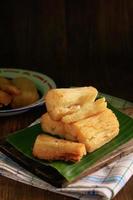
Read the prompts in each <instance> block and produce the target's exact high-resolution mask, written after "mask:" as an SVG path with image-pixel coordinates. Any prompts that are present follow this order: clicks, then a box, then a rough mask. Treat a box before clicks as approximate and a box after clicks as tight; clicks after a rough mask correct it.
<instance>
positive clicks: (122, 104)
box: [0, 95, 133, 200]
mask: <svg viewBox="0 0 133 200" xmlns="http://www.w3.org/2000/svg"><path fill="white" fill-rule="evenodd" d="M104 96H106V98H107V99H108V101H109V102H110V103H112V104H113V105H114V106H115V107H116V108H118V109H121V108H126V107H133V104H132V103H130V102H127V101H125V100H122V99H119V98H116V97H111V96H109V95H104ZM35 123H37V121H36V122H35ZM0 174H1V175H3V176H6V177H9V178H11V179H14V180H16V181H19V182H22V183H25V184H28V185H32V186H34V187H38V188H42V189H45V190H48V191H52V192H55V193H59V194H63V195H66V196H71V197H75V198H78V199H80V200H91V199H92V200H93V199H95V200H98V199H99V200H100V199H112V198H113V197H114V196H115V195H116V194H117V193H118V192H119V191H120V190H121V189H122V188H123V187H124V185H125V184H126V183H127V181H128V180H129V179H130V178H131V176H132V174H133V153H131V154H129V155H127V156H125V157H123V158H121V159H119V160H117V161H115V162H113V163H111V164H109V165H107V166H106V167H104V168H102V169H100V170H98V171H96V172H95V173H92V174H91V175H89V176H86V177H84V178H82V179H80V180H79V181H77V182H75V183H72V184H70V185H69V186H67V187H65V188H56V187H54V186H52V185H50V184H48V183H46V182H45V181H43V180H41V179H40V178H38V177H36V176H35V175H34V174H32V173H30V172H28V171H27V170H25V169H24V168H22V167H21V166H20V165H18V164H17V163H15V162H14V161H12V160H11V159H10V158H8V157H7V156H6V155H4V154H3V153H1V152H0Z"/></svg>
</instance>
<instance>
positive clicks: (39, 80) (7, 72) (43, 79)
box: [0, 68, 56, 116]
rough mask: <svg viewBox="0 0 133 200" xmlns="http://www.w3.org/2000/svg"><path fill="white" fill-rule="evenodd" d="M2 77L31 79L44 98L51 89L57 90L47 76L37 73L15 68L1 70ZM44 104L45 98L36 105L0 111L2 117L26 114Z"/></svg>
mask: <svg viewBox="0 0 133 200" xmlns="http://www.w3.org/2000/svg"><path fill="white" fill-rule="evenodd" d="M0 76H3V77H5V78H15V77H20V76H21V77H22V76H23V77H26V78H28V79H31V80H32V81H33V82H34V83H35V85H36V87H37V89H38V91H39V92H40V94H41V96H44V95H45V94H46V92H47V91H48V90H49V89H51V88H56V84H55V82H54V81H53V80H52V79H51V78H50V77H48V76H47V75H45V74H42V73H38V72H35V71H30V70H25V69H15V68H1V69H0ZM43 104H44V98H43V97H41V98H40V99H39V100H38V101H36V102H35V103H33V104H31V105H28V106H25V107H22V108H16V109H8V110H0V116H10V115H16V114H20V113H23V112H26V111H28V110H30V109H32V108H34V107H37V106H41V105H43Z"/></svg>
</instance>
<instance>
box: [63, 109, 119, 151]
mask: <svg viewBox="0 0 133 200" xmlns="http://www.w3.org/2000/svg"><path fill="white" fill-rule="evenodd" d="M65 129H66V131H67V130H68V131H69V133H70V132H71V133H70V134H72V135H73V136H74V137H77V140H78V141H79V142H80V143H83V144H85V146H86V150H87V151H88V152H92V151H94V150H96V149H98V148H99V147H101V146H102V145H104V144H105V143H107V142H109V141H110V140H112V139H113V138H114V137H115V136H116V135H118V133H119V122H118V120H117V118H116V116H115V114H114V113H113V112H112V111H111V110H110V109H108V108H106V110H105V111H103V112H101V113H99V114H97V115H94V116H92V117H88V118H86V119H83V120H80V121H78V122H75V123H72V124H66V125H65Z"/></svg>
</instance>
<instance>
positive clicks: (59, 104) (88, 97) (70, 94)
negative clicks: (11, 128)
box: [45, 86, 98, 120]
mask: <svg viewBox="0 0 133 200" xmlns="http://www.w3.org/2000/svg"><path fill="white" fill-rule="evenodd" d="M97 93H98V92H97V90H96V89H95V88H94V87H91V86H90V87H80V88H63V89H52V90H49V91H48V93H47V95H46V96H45V102H46V107H47V111H48V113H49V114H50V116H51V118H52V119H53V120H60V119H61V118H62V117H64V116H65V115H67V114H72V113H74V112H77V111H78V110H80V107H81V106H82V104H84V103H85V102H86V101H88V102H93V101H94V100H95V98H96V96H97Z"/></svg>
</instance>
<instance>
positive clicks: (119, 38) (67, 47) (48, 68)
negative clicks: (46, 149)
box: [0, 0, 133, 101]
mask: <svg viewBox="0 0 133 200" xmlns="http://www.w3.org/2000/svg"><path fill="white" fill-rule="evenodd" d="M0 66H1V67H4V66H6V67H11V66H13V67H18V68H25V69H31V70H36V71H40V72H42V73H44V74H47V75H49V76H50V77H51V78H53V79H54V80H55V82H56V84H57V86H58V87H69V86H86V85H93V86H95V87H97V89H98V90H100V91H103V92H106V93H108V94H112V95H115V96H118V97H122V98H125V99H127V100H130V101H132V100H133V89H132V86H133V1H132V0H110V1H108V0H93V1H92V0H83V1H81V0H80V1H78V0H22V1H21V0H19V1H18V0H17V1H15V0H12V1H11V0H5V1H4V0H3V1H2V0H1V1H0Z"/></svg>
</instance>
